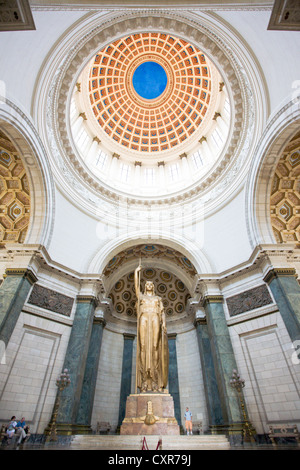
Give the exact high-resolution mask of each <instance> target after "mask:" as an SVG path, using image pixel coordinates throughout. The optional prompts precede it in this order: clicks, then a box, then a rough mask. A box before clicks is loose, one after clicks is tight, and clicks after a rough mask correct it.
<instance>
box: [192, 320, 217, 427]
mask: <svg viewBox="0 0 300 470" xmlns="http://www.w3.org/2000/svg"><path fill="white" fill-rule="evenodd" d="M195 327H196V331H197V338H198V346H199V354H200V361H201V368H202V376H203V383H204V390H205V397H206V405H207V414H208V424H209V426H211V427H214V426H219V425H223V424H224V421H223V415H222V406H221V399H220V396H219V390H218V384H217V378H216V372H215V367H214V361H213V354H212V350H211V344H210V336H209V332H208V326H207V322H206V318H205V317H201V318H196V320H195Z"/></svg>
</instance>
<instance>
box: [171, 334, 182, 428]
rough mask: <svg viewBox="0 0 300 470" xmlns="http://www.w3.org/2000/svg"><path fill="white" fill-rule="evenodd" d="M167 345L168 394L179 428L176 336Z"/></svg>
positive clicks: (179, 410)
mask: <svg viewBox="0 0 300 470" xmlns="http://www.w3.org/2000/svg"><path fill="white" fill-rule="evenodd" d="M168 344H169V377H168V379H169V393H170V394H171V395H172V397H173V401H174V412H175V418H176V419H177V423H178V424H179V426H180V425H181V407H180V392H179V382H178V366H177V349H176V336H175V335H174V336H172V337H169V338H168Z"/></svg>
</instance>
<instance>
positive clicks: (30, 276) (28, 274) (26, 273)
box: [3, 268, 38, 285]
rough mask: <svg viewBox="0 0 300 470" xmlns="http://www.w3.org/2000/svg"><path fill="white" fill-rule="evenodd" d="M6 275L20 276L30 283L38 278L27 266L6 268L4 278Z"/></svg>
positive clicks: (33, 282)
mask: <svg viewBox="0 0 300 470" xmlns="http://www.w3.org/2000/svg"><path fill="white" fill-rule="evenodd" d="M8 276H20V277H24V278H25V279H27V280H28V281H29V282H30V284H31V285H33V284H35V283H36V282H37V280H38V278H37V277H36V275H35V274H34V273H33V271H31V269H28V268H7V269H6V270H5V274H4V276H3V277H4V278H6V277H8Z"/></svg>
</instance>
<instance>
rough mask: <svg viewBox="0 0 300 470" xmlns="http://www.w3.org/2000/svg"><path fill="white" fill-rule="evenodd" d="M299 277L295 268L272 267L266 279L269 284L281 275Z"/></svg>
mask: <svg viewBox="0 0 300 470" xmlns="http://www.w3.org/2000/svg"><path fill="white" fill-rule="evenodd" d="M287 276H292V277H296V278H297V277H298V276H297V274H296V270H295V269H294V268H272V269H270V271H268V273H267V274H266V275H265V277H264V281H265V282H266V283H267V284H270V283H271V282H272V281H273V279H278V278H279V277H287Z"/></svg>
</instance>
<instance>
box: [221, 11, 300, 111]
mask: <svg viewBox="0 0 300 470" xmlns="http://www.w3.org/2000/svg"><path fill="white" fill-rule="evenodd" d="M218 16H221V17H222V18H224V19H225V20H226V21H227V22H228V23H230V24H231V25H232V26H233V28H235V29H236V30H237V32H238V34H239V35H240V36H241V38H242V40H243V41H244V42H245V43H247V47H248V48H251V49H252V51H253V53H254V54H255V56H256V58H257V60H258V62H259V65H260V67H261V69H262V71H263V74H264V76H265V79H266V82H267V84H268V90H269V96H270V111H271V114H272V113H273V112H274V111H276V110H277V111H278V109H279V108H280V107H281V106H282V104H283V102H284V101H285V100H286V98H287V97H289V99H291V97H292V94H293V93H295V91H296V88H297V89H298V93H299V77H300V62H299V60H296V58H297V57H299V46H300V37H299V33H297V32H294V31H271V30H270V31H269V30H267V27H268V24H269V21H270V16H271V9H270V10H267V11H255V10H250V9H249V11H242V10H238V11H232V10H230V11H219V12H218ZM295 87H296V88H295Z"/></svg>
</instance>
